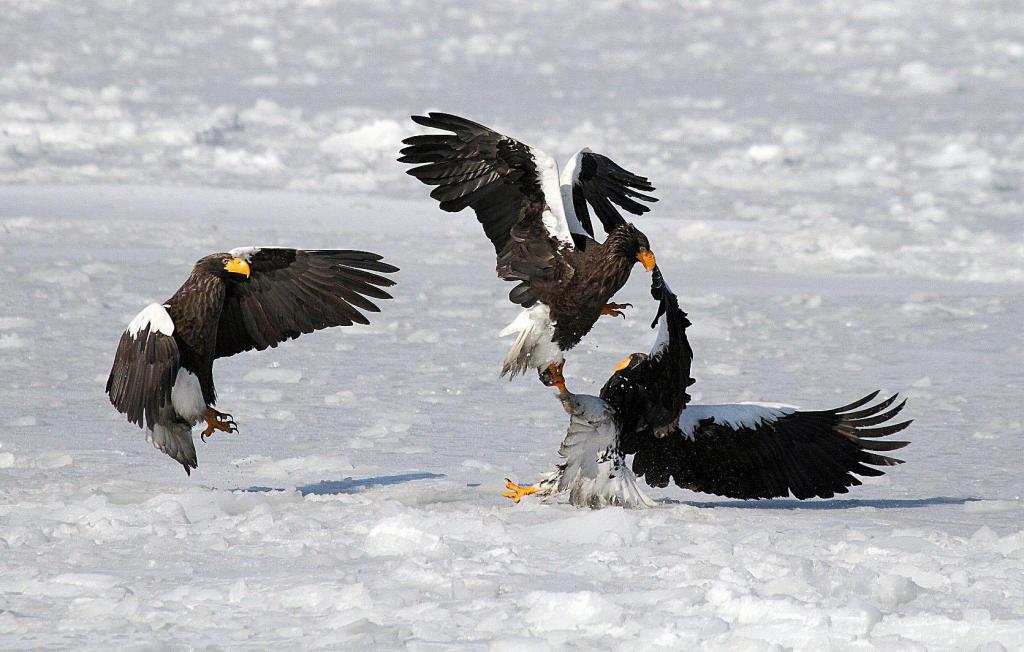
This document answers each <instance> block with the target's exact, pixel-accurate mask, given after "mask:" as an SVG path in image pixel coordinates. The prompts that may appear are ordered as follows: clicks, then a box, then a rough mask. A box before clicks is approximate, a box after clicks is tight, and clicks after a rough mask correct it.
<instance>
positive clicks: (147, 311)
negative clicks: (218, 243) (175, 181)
mask: <svg viewBox="0 0 1024 652" xmlns="http://www.w3.org/2000/svg"><path fill="white" fill-rule="evenodd" d="M397 271H398V268H397V267H395V266H393V265H389V264H387V263H385V262H383V261H382V260H381V256H379V255H377V254H373V253H368V252H365V251H350V250H314V251H303V250H300V249H287V248H281V247H240V248H237V249H232V250H231V251H229V252H225V253H215V254H210V255H209V256H205V257H204V258H201V259H200V260H199V261H198V262H196V264H195V267H193V269H192V273H191V274H189V276H188V278H187V279H186V280H185V283H184V284H183V285H182V286H181V287H180V288H178V291H177V292H175V293H174V296H172V297H171V298H170V299H168V300H167V301H166V302H164V303H162V304H161V303H153V304H150V305H149V306H147V307H146V308H144V309H143V310H142V312H140V313H139V314H138V315H137V316H136V317H135V318H134V319H132V321H131V323H129V324H128V328H126V329H125V331H124V333H123V334H122V335H121V340H120V342H119V344H118V346H117V353H116V354H115V356H114V365H113V367H112V368H111V370H110V376H109V377H108V378H107V389H106V391H107V395H108V396H109V398H110V402H111V403H112V404H113V405H114V407H115V408H116V409H117V411H118V412H120V413H122V414H124V415H125V416H126V417H127V418H128V421H129V422H130V423H134V424H135V425H137V426H139V427H140V428H143V429H145V430H146V431H147V436H146V438H147V440H148V441H149V442H150V443H152V444H153V446H155V447H156V448H157V449H159V450H161V451H163V452H164V453H166V454H167V455H169V456H171V457H172V458H174V459H175V460H177V461H178V463H180V464H181V465H182V466H183V467H184V468H185V472H186V473H188V474H190V475H191V473H192V469H194V468H197V466H198V461H197V459H196V449H195V445H194V443H193V440H192V427H193V426H194V425H196V424H198V423H201V422H203V421H205V422H206V428H205V429H204V430H203V431H202V437H203V439H205V438H206V437H208V436H210V435H212V434H213V433H214V432H215V431H222V432H237V426H236V424H235V422H234V420H233V418H232V417H231V415H230V414H226V413H224V412H220V411H218V410H216V409H215V408H214V405H215V404H216V403H217V390H216V388H215V387H214V384H213V361H214V360H216V359H217V358H225V357H228V356H232V355H235V354H236V353H241V352H242V351H249V350H252V349H255V350H257V351H262V350H263V349H266V348H267V347H276V346H277V345H278V344H280V343H281V342H284V341H285V340H290V339H294V338H297V337H299V336H300V335H302V334H303V333H312V332H313V331H316V330H320V329H322V328H328V327H331V326H351V325H352V324H368V323H369V320H368V319H367V318H366V316H365V315H364V314H363V312H361V311H365V312H379V311H380V309H379V308H378V307H377V305H376V304H375V303H373V301H371V300H370V299H390V298H391V295H390V294H388V293H387V292H385V291H384V290H382V289H381V288H384V287H389V286H392V285H394V284H395V282H394V281H392V280H391V279H389V278H386V277H384V276H381V275H380V274H388V273H392V272H397Z"/></svg>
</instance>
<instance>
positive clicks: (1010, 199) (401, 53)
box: [0, 0, 1024, 650]
mask: <svg viewBox="0 0 1024 652" xmlns="http://www.w3.org/2000/svg"><path fill="white" fill-rule="evenodd" d="M475 7H476V5H470V4H468V3H452V2H437V3H429V4H423V3H414V2H399V1H397V0H396V1H393V2H372V3H370V2H367V3H354V2H353V3H334V2H329V1H322V2H313V1H310V2H301V3H300V2H269V1H268V2H232V3H222V2H213V1H205V2H187V1H186V2H176V3H166V4H163V5H155V4H154V3H122V2H92V3H83V4H78V5H73V4H72V5H69V4H66V3H46V2H40V1H39V0H32V1H31V2H29V1H26V2H7V3H5V4H4V12H5V17H4V19H3V20H2V21H0V55H2V57H3V61H5V63H6V64H7V65H5V66H3V67H2V68H0V182H2V183H4V184H6V185H5V186H3V187H0V297H2V301H3V304H2V305H3V311H2V313H0V647H2V648H13V649H19V648H22V649H28V648H39V647H75V648H87V649H111V648H114V647H116V648H132V647H134V648H136V649H160V648H162V647H167V648H181V647H186V646H187V647H195V648H216V647H222V648H261V647H269V646H272V645H273V646H277V647H281V648H285V649H294V648H300V647H301V648H309V647H323V648H335V649H338V648H345V649H390V648H408V649H414V650H438V649H481V650H487V649H495V650H502V649H516V650H532V649H536V650H545V649H561V648H571V647H573V646H576V647H578V648H580V649H652V648H654V649H657V648H664V649H698V648H706V649H738V650H747V649H751V650H759V649H779V648H794V649H801V650H820V649H827V648H831V649H837V650H876V649H877V650H908V649H936V650H960V649H968V650H974V649H981V650H1000V649H1006V650H1013V649H1021V648H1024V479H1022V474H1021V465H1022V462H1024V455H1022V454H1021V441H1022V438H1024V408H1022V407H1021V396H1022V395H1024V371H1022V370H1021V361H1022V359H1024V356H1022V354H1024V334H1022V329H1021V328H1020V324H1021V323H1022V322H1024V301H1022V300H1021V299H1022V296H1024V194H1022V185H1021V179H1022V178H1024V176H1022V173H1024V137H1022V136H1021V134H1022V133H1024V115H1022V114H1021V112H1020V109H1019V107H1020V106H1024V74H1022V68H1024V29H1022V28H1021V25H1024V8H1022V7H1021V5H1020V4H1019V3H1014V2H988V3H976V2H941V3H917V2H910V1H907V2H897V3H881V2H873V3H860V4H859V5H857V6H850V5H848V3H814V4H813V5H812V3H798V2H785V1H782V2H761V3H747V2H729V1H723V2H714V3H686V4H684V5H682V6H677V5H676V4H674V3H667V2H666V3H663V2H653V1H651V2H591V3H587V5H586V10H585V11H582V10H580V5H579V4H577V3H569V2H546V3H529V4H527V3H505V4H503V5H501V6H496V7H493V8H490V9H488V10H486V11H481V10H478V9H476V8H475ZM428 109H442V110H448V111H452V112H457V113H465V114H468V115H469V116H470V117H474V118H476V119H479V120H481V121H483V122H485V123H487V124H491V125H493V126H495V127H498V128H501V129H504V130H506V131H508V132H511V133H514V134H516V135H518V136H520V137H522V138H524V139H527V140H529V141H530V142H533V143H536V144H538V145H541V146H543V147H545V148H546V149H547V150H548V151H550V152H551V153H552V154H556V155H557V156H558V157H559V158H562V157H564V156H567V155H568V154H569V153H571V152H572V151H574V150H575V149H576V148H577V147H579V146H582V145H590V146H592V147H593V148H595V149H597V150H598V151H603V152H605V153H607V154H609V155H611V156H612V157H613V158H615V159H616V160H617V161H619V162H620V163H622V164H624V165H626V166H627V167H629V168H631V169H634V170H636V171H639V172H643V173H645V174H648V175H649V176H650V177H651V178H652V179H653V181H654V182H655V185H656V186H658V195H659V196H660V197H662V198H663V201H662V202H661V203H660V204H658V206H657V208H656V210H655V212H654V213H653V216H650V217H644V218H642V223H641V226H642V228H643V229H644V231H645V232H646V233H647V234H648V235H649V237H650V238H651V241H652V243H653V246H654V249H655V251H656V252H657V254H658V260H659V263H660V264H661V267H662V268H663V269H664V270H665V274H666V277H667V278H668V280H669V282H670V283H671V284H672V286H673V288H675V289H676V290H677V291H678V292H679V293H680V295H681V299H682V302H683V305H684V308H685V309H686V310H687V311H688V312H689V313H690V316H691V319H692V320H693V322H694V327H693V328H692V329H691V340H692V342H693V345H694V349H695V351H696V355H697V359H696V361H695V365H694V375H695V376H696V378H697V380H698V384H697V385H695V386H694V388H693V392H692V393H693V394H694V396H695V399H697V400H702V401H710V402H714V401H731V400H758V399H766V400H777V401H785V402H792V403H797V404H800V405H804V406H807V407H834V406H836V405H839V404H841V403H843V402H846V401H848V400H852V399H853V398H856V397H859V396H861V395H862V394H864V393H866V392H867V391H868V390H872V389H875V388H882V389H883V390H886V391H896V390H900V391H904V392H906V394H907V395H908V396H909V398H910V403H909V406H908V413H909V415H910V416H912V417H914V418H915V419H916V421H915V424H914V425H913V426H912V428H911V429H910V430H909V431H908V432H907V436H908V438H910V439H912V440H913V444H912V445H911V446H910V447H909V448H907V449H905V450H904V451H900V453H903V454H902V455H900V457H902V458H904V459H906V460H907V462H908V463H907V464H906V465H903V466H901V467H897V468H895V469H892V471H891V473H889V474H888V475H886V476H884V477H882V478H879V479H872V480H870V481H868V482H866V484H865V486H863V487H860V488H857V489H856V490H855V491H854V492H853V493H851V495H850V496H849V497H848V498H842V499H837V500H829V501H810V502H804V503H801V502H797V501H788V500H777V501H770V502H755V503H743V502H737V501H729V500H720V499H715V498H712V497H707V496H701V495H695V494H690V493H687V492H683V491H679V490H664V491H653V492H652V494H653V495H654V496H655V497H657V498H658V499H659V501H660V505H659V506H658V507H657V508H655V509H652V510H648V511H644V512H628V511H622V510H619V509H607V510H603V511H600V512H588V511H578V510H575V509H571V508H569V507H567V506H564V505H555V506H548V505H539V504H536V503H534V502H530V501H529V499H527V500H526V501H524V503H522V504H520V505H519V506H511V505H509V504H507V501H505V500H504V499H503V498H501V497H500V492H501V489H502V481H503V478H504V477H505V476H510V477H513V478H514V479H517V480H530V479H532V478H533V477H534V475H535V474H536V473H537V472H539V471H541V470H544V469H545V468H546V467H547V465H549V464H550V463H551V462H552V461H553V459H554V454H555V450H556V448H557V444H558V441H559V440H560V438H561V436H562V434H563V433H564V427H565V415H564V413H563V412H562V409H561V407H560V405H559V404H558V402H557V401H556V400H555V399H554V398H553V396H552V394H553V392H552V391H551V390H546V389H544V388H543V387H541V386H540V385H539V384H538V383H536V382H534V381H532V380H525V381H524V380H520V381H517V382H515V383H506V382H504V381H499V380H497V378H496V376H497V369H498V367H499V365H500V360H501V358H502V357H503V355H504V353H505V350H506V346H507V342H503V341H500V340H497V339H496V338H495V337H494V336H495V334H496V333H497V331H498V330H500V328H501V327H502V326H504V325H505V324H506V323H507V322H508V321H509V320H510V319H511V318H512V317H513V316H514V315H515V310H514V308H513V307H512V306H511V305H510V304H508V303H507V301H506V300H505V294H506V292H507V289H508V288H507V287H503V286H502V284H501V283H500V282H498V281H497V280H496V279H494V278H493V277H492V274H493V254H492V253H491V251H490V250H489V247H488V245H487V244H486V241H485V240H484V238H483V237H482V235H481V234H480V233H479V232H478V231H479V227H478V226H477V225H476V224H475V221H474V220H473V219H472V218H471V217H470V216H468V215H459V216H449V215H442V214H440V213H439V212H438V211H437V210H436V208H435V207H434V205H433V203H432V202H431V201H429V200H427V199H426V197H425V195H426V193H425V192H424V190H425V189H424V188H423V187H422V186H421V185H420V184H418V183H417V182H415V181H414V180H412V179H409V178H407V177H405V175H403V174H402V169H401V166H400V165H398V164H397V163H394V162H393V159H394V156H395V153H396V149H397V146H398V145H397V141H398V140H400V139H401V137H402V136H404V135H406V134H408V133H411V132H412V131H414V130H413V129H412V126H411V125H410V124H409V123H408V122H407V120H406V116H407V115H408V114H410V113H413V112H421V111H424V110H428ZM248 243H280V244H291V245H298V246H317V247H362V248H367V249H371V250H376V251H380V252H381V253H384V254H385V255H386V256H387V259H388V260H390V261H391V262H394V263H395V264H397V265H399V266H400V267H401V268H402V272H401V273H400V274H399V285H398V286H397V287H396V288H395V295H396V298H395V300H394V301H391V302H386V303H385V304H384V305H383V306H382V307H383V312H382V313H381V314H380V315H378V316H377V317H376V318H375V319H374V321H373V324H372V325H371V326H369V327H360V328H349V329H334V330H332V331H328V332H324V333H318V334H314V335H309V336H304V337H303V338H302V339H300V340H299V341H298V342H293V343H289V344H287V345H284V346H282V347H280V348H279V349H275V350H271V351H267V352H263V353H256V354H253V353H250V354H243V355H241V356H237V357H236V358H232V359H228V360H223V361H220V362H219V363H218V365H217V368H216V373H217V379H218V388H219V389H220V393H221V405H220V407H221V408H222V409H224V410H226V411H228V412H231V413H233V414H234V415H235V417H236V420H237V421H238V423H239V426H240V428H241V432H240V433H239V434H237V435H230V436H226V435H225V436H221V435H217V436H215V437H214V438H213V439H212V440H211V441H209V442H207V443H206V444H200V445H199V456H200V457H199V469H198V471H197V472H196V473H194V474H193V476H192V477H191V478H188V477H186V476H185V475H184V473H182V471H181V469H180V467H178V466H177V465H175V464H174V463H173V462H172V461H170V460H169V459H168V458H166V457H165V456H163V455H161V454H160V453H158V452H157V451H155V450H154V449H152V448H151V447H149V446H148V445H147V444H146V443H145V441H144V437H143V435H142V433H141V431H139V430H137V429H135V428H134V427H131V426H129V425H128V424H127V423H125V422H124V421H123V420H122V419H121V418H120V417H119V415H117V414H116V413H114V411H113V410H112V408H110V406H109V405H108V404H107V402H106V398H105V396H104V395H103V382H104V380H105V377H106V374H107V371H108V370H109V364H110V361H111V359H112V356H113V351H114V349H115V347H116V342H117V338H118V336H119V333H120V331H121V329H123V328H124V325H125V324H126V323H127V322H128V320H129V319H130V318H131V317H132V316H133V315H134V314H135V313H136V312H137V311H138V310H139V309H140V308H141V307H142V306H144V305H145V304H146V303H148V302H150V301H153V300H161V299H164V298H166V297H167V296H169V294H170V293H171V292H173V290H174V289H175V288H176V287H177V286H178V284H179V283H180V281H181V280H182V279H183V278H184V276H185V275H186V274H187V272H188V270H189V268H190V266H191V264H192V262H193V261H194V260H195V259H196V258H198V257H200V256H202V255H204V254H206V253H209V252H211V251H215V250H219V249H227V248H230V247H233V246H236V245H241V244H248ZM647 280H648V279H647V277H646V275H644V274H643V273H642V272H641V271H639V269H638V270H637V271H636V273H635V276H634V278H633V279H632V280H631V282H630V284H629V285H628V286H627V287H626V289H625V290H624V291H623V292H622V293H621V294H620V295H619V298H620V300H622V301H631V302H632V303H634V304H635V305H636V306H637V307H636V308H635V309H633V310H632V311H631V314H630V319H629V320H628V321H625V322H623V321H622V320H604V321H602V323H601V324H599V325H598V327H597V328H596V329H595V331H594V332H593V333H592V335H591V336H590V337H588V339H587V340H585V341H584V342H583V344H581V345H580V347H578V349H577V350H576V351H575V352H574V354H573V355H572V356H571V357H570V358H569V363H568V365H567V379H568V381H569V383H570V386H571V387H572V388H573V389H574V390H575V391H590V392H593V391H596V390H597V389H598V388H599V387H600V385H601V384H602V382H603V381H604V379H605V378H606V377H607V375H608V374H609V373H610V370H611V368H612V366H614V364H615V363H616V362H617V361H618V360H619V359H621V357H623V355H624V354H626V353H629V352H631V351H636V350H645V349H646V348H648V346H649V342H650V337H651V334H650V331H649V329H648V328H647V327H646V326H647V324H648V323H649V321H650V317H651V316H652V315H651V313H652V310H653V306H651V305H650V302H649V300H648V298H647V286H646V283H647ZM773 646H774V648H773Z"/></svg>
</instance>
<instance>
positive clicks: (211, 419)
mask: <svg viewBox="0 0 1024 652" xmlns="http://www.w3.org/2000/svg"><path fill="white" fill-rule="evenodd" d="M205 418H206V429H205V430H203V432H202V433H200V435H199V436H200V438H202V440H203V441H206V438H207V437H209V436H211V435H213V431H214V430H220V431H221V432H238V424H237V423H235V420H234V419H233V418H232V417H231V415H230V414H227V413H226V412H218V411H217V410H214V409H213V408H212V407H207V408H206V417H205Z"/></svg>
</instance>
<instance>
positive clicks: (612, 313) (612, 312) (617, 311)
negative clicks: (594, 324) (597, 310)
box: [601, 303, 633, 319]
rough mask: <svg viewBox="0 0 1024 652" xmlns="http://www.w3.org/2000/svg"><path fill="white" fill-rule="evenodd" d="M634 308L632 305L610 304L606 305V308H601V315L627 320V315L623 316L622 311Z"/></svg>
mask: <svg viewBox="0 0 1024 652" xmlns="http://www.w3.org/2000/svg"><path fill="white" fill-rule="evenodd" d="M632 307H633V304H631V303H609V304H607V305H605V307H604V308H601V314H602V315H606V316H609V317H622V318H623V319H625V318H626V315H625V314H623V312H622V309H623V308H632Z"/></svg>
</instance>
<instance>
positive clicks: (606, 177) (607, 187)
mask: <svg viewBox="0 0 1024 652" xmlns="http://www.w3.org/2000/svg"><path fill="white" fill-rule="evenodd" d="M574 163H575V169H574V172H573V179H572V181H573V183H572V197H573V202H572V205H573V212H574V213H575V215H576V219H578V220H579V221H580V224H582V225H583V228H584V229H586V231H587V233H589V234H590V236H591V237H595V236H594V226H593V224H592V223H591V221H590V211H588V210H587V205H588V204H589V205H590V206H591V207H593V209H594V213H596V214H597V219H598V220H600V221H601V225H602V226H603V227H604V230H605V233H611V232H612V229H614V228H615V227H616V226H619V225H621V224H625V223H626V220H624V219H623V218H622V215H621V214H620V213H619V211H618V210H617V209H616V208H615V206H613V204H615V205H617V206H619V207H620V208H622V209H623V210H625V211H627V212H629V213H632V214H633V215H642V214H644V213H646V212H647V211H649V210H651V207H650V206H647V205H646V204H642V203H640V202H639V201H637V200H638V199H639V200H642V201H645V202H656V201H658V199H657V198H656V197H652V196H650V195H645V194H642V193H640V192H638V191H640V190H642V191H644V192H652V191H653V190H654V186H652V185H651V182H650V181H649V180H648V179H647V177H642V176H640V175H638V174H633V173H632V172H630V171H629V170H627V169H625V168H623V167H621V166H619V165H618V164H617V163H616V162H615V161H613V160H611V159H610V158H608V157H607V156H604V155H602V154H595V153H594V152H591V151H590V150H588V149H584V150H581V151H580V152H579V153H578V154H576V157H575V160H574Z"/></svg>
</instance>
